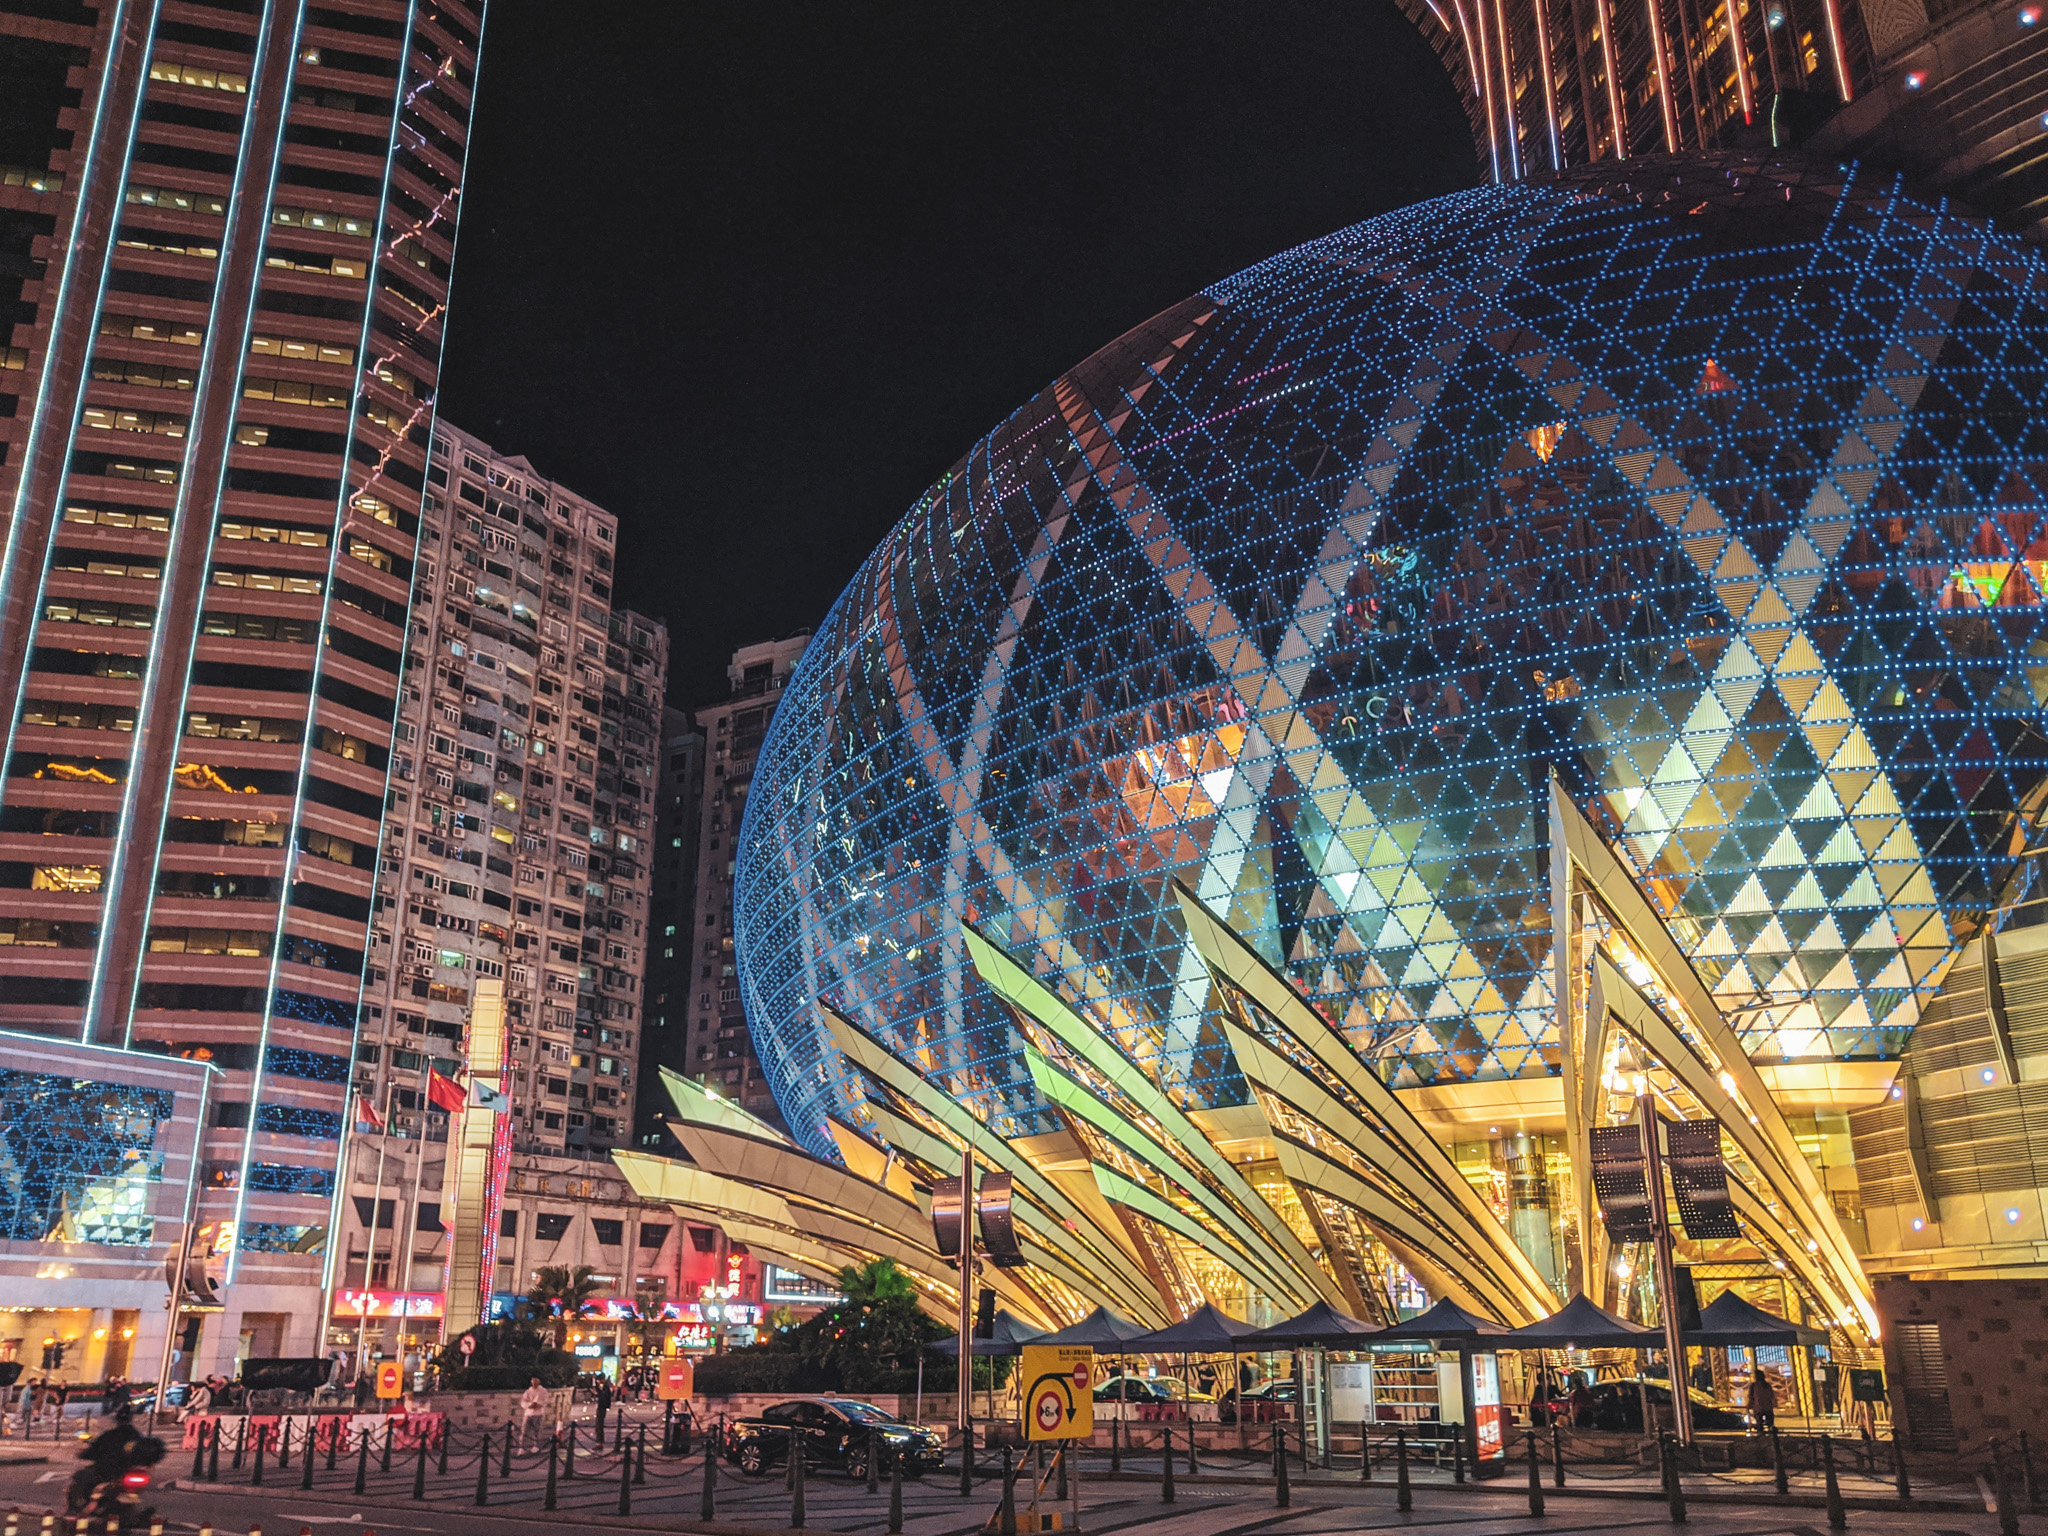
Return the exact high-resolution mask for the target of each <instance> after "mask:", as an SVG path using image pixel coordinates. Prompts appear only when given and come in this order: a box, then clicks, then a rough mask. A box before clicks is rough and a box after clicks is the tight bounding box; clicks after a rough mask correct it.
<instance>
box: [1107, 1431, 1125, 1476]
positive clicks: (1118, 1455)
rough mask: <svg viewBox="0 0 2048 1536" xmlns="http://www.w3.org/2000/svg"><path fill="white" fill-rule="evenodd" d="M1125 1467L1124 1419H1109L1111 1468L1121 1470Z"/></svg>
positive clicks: (1115, 1470)
mask: <svg viewBox="0 0 2048 1536" xmlns="http://www.w3.org/2000/svg"><path fill="white" fill-rule="evenodd" d="M1123 1469H1124V1421H1123V1420H1122V1419H1121V1418H1115V1419H1111V1420H1110V1421H1109V1470H1110V1471H1112V1472H1121V1471H1123Z"/></svg>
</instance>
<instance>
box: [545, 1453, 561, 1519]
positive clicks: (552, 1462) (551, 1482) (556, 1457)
mask: <svg viewBox="0 0 2048 1536" xmlns="http://www.w3.org/2000/svg"><path fill="white" fill-rule="evenodd" d="M561 1460H562V1437H561V1436H560V1435H550V1436H549V1437H548V1492H547V1497H546V1498H544V1499H542V1500H541V1505H540V1507H541V1508H542V1509H553V1508H554V1507H555V1475H556V1473H557V1472H558V1471H559V1469H560V1465H561Z"/></svg>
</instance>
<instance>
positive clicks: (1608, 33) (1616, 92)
mask: <svg viewBox="0 0 2048 1536" xmlns="http://www.w3.org/2000/svg"><path fill="white" fill-rule="evenodd" d="M1598 4H1599V7H1600V53H1601V56H1602V57H1603V58H1605V59H1606V61H1607V112H1608V116H1609V119H1610V120H1611V122H1612V125H1613V128H1614V158H1615V159H1617V160H1626V159H1627V158H1628V123H1627V122H1626V121H1625V120H1624V119H1623V117H1622V115H1621V88H1620V87H1619V86H1617V85H1616V84H1615V83H1614V12H1613V9H1612V8H1611V7H1610V6H1609V4H1608V0H1598ZM1586 137H1587V138H1588V139H1589V140H1590V139H1591V138H1592V135H1591V134H1590V133H1588V134H1587V136H1586Z"/></svg>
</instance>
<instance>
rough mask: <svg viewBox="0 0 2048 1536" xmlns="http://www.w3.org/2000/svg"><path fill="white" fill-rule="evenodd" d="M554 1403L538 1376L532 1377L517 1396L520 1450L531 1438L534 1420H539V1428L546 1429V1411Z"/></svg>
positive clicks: (550, 1393) (552, 1394)
mask: <svg viewBox="0 0 2048 1536" xmlns="http://www.w3.org/2000/svg"><path fill="white" fill-rule="evenodd" d="M554 1402H555V1395H554V1393H552V1392H550V1391H549V1390H548V1389H547V1388H546V1387H544V1386H542V1385H541V1384H540V1378H539V1377H538V1376H536V1377H534V1378H533V1379H532V1381H531V1382H529V1383H528V1384H527V1388H526V1390H525V1391H524V1392H522V1393H520V1394H519V1411H520V1414H521V1418H520V1421H519V1444H520V1447H521V1449H524V1448H525V1447H526V1446H527V1444H528V1443H529V1442H530V1441H531V1440H532V1438H533V1424H534V1420H536V1419H538V1420H540V1421H541V1427H542V1428H543V1429H546V1427H547V1420H548V1410H549V1409H550V1408H552V1407H553V1406H554Z"/></svg>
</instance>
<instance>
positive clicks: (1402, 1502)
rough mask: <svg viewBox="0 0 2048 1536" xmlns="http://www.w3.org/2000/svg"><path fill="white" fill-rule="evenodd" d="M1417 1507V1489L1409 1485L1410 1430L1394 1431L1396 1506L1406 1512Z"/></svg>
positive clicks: (1404, 1428) (1403, 1428)
mask: <svg viewBox="0 0 2048 1536" xmlns="http://www.w3.org/2000/svg"><path fill="white" fill-rule="evenodd" d="M1414 1507H1415V1490H1414V1489H1413V1488H1411V1487H1409V1486H1408V1430H1407V1428H1406V1427H1405V1426H1404V1427H1402V1428H1400V1429H1397V1430H1395V1431H1394V1508H1396V1509H1398V1510H1400V1511H1401V1512H1402V1513H1403V1514H1406V1513H1407V1512H1408V1511H1409V1510H1411V1509H1413V1508H1414Z"/></svg>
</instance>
